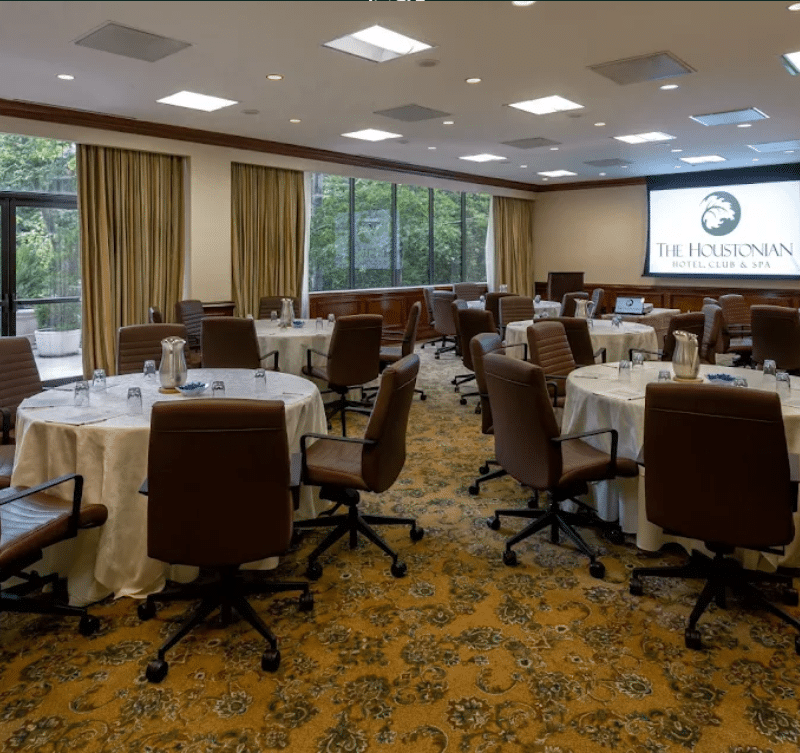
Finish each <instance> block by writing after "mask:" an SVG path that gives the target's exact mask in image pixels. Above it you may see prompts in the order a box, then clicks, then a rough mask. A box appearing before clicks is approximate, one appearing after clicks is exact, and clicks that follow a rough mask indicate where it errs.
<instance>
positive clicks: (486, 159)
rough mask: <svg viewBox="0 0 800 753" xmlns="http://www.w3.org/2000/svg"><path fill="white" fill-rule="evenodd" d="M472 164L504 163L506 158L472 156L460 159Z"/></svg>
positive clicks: (481, 155)
mask: <svg viewBox="0 0 800 753" xmlns="http://www.w3.org/2000/svg"><path fill="white" fill-rule="evenodd" d="M459 159H466V160H469V161H470V162H502V161H503V160H504V159H505V157H498V156H497V155H496V154H470V155H468V156H466V157H459Z"/></svg>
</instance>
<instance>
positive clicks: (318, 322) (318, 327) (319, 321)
mask: <svg viewBox="0 0 800 753" xmlns="http://www.w3.org/2000/svg"><path fill="white" fill-rule="evenodd" d="M321 329H322V317H321V316H318V317H317V331H318V332H319V331H320V330H321Z"/></svg>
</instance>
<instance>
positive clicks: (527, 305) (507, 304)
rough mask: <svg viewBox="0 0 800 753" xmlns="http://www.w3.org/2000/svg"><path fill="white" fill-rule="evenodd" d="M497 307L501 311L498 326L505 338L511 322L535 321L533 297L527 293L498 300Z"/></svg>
mask: <svg viewBox="0 0 800 753" xmlns="http://www.w3.org/2000/svg"><path fill="white" fill-rule="evenodd" d="M497 308H498V311H499V312H500V318H499V320H498V322H497V326H498V329H499V330H500V335H501V336H502V337H503V338H504V339H505V336H506V327H508V325H509V324H511V322H526V321H533V318H534V308H533V298H530V297H528V296H526V295H509V296H505V297H503V298H501V299H500V300H499V301H498V304H497Z"/></svg>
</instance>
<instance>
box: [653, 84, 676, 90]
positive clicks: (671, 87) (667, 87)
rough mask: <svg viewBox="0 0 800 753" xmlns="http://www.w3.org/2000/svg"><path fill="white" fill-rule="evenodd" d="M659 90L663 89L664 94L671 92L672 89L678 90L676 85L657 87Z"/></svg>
mask: <svg viewBox="0 0 800 753" xmlns="http://www.w3.org/2000/svg"><path fill="white" fill-rule="evenodd" d="M658 88H659V89H663V90H664V91H665V92H668V91H672V90H673V89H677V88H679V87H678V85H677V84H662V85H661V86H659V87H658Z"/></svg>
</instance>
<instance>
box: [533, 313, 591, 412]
mask: <svg viewBox="0 0 800 753" xmlns="http://www.w3.org/2000/svg"><path fill="white" fill-rule="evenodd" d="M527 334H528V358H529V360H530V362H531V363H533V364H536V365H537V366H539V367H540V368H541V369H542V371H544V373H545V377H546V379H547V381H548V382H552V383H553V385H554V386H555V388H556V389H555V394H554V397H553V405H554V406H555V407H558V408H562V407H563V406H564V400H565V398H566V385H567V382H566V379H567V377H568V376H569V374H570V372H572V371H575V369H577V368H578V364H577V363H576V362H575V358H574V356H573V355H572V348H571V347H570V344H569V340H568V339H567V332H566V330H565V329H564V325H563V324H562V323H561V322H557V321H554V320H552V319H545V320H543V321H538V322H534V323H533V325H532V326H530V327H528V332H527Z"/></svg>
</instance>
